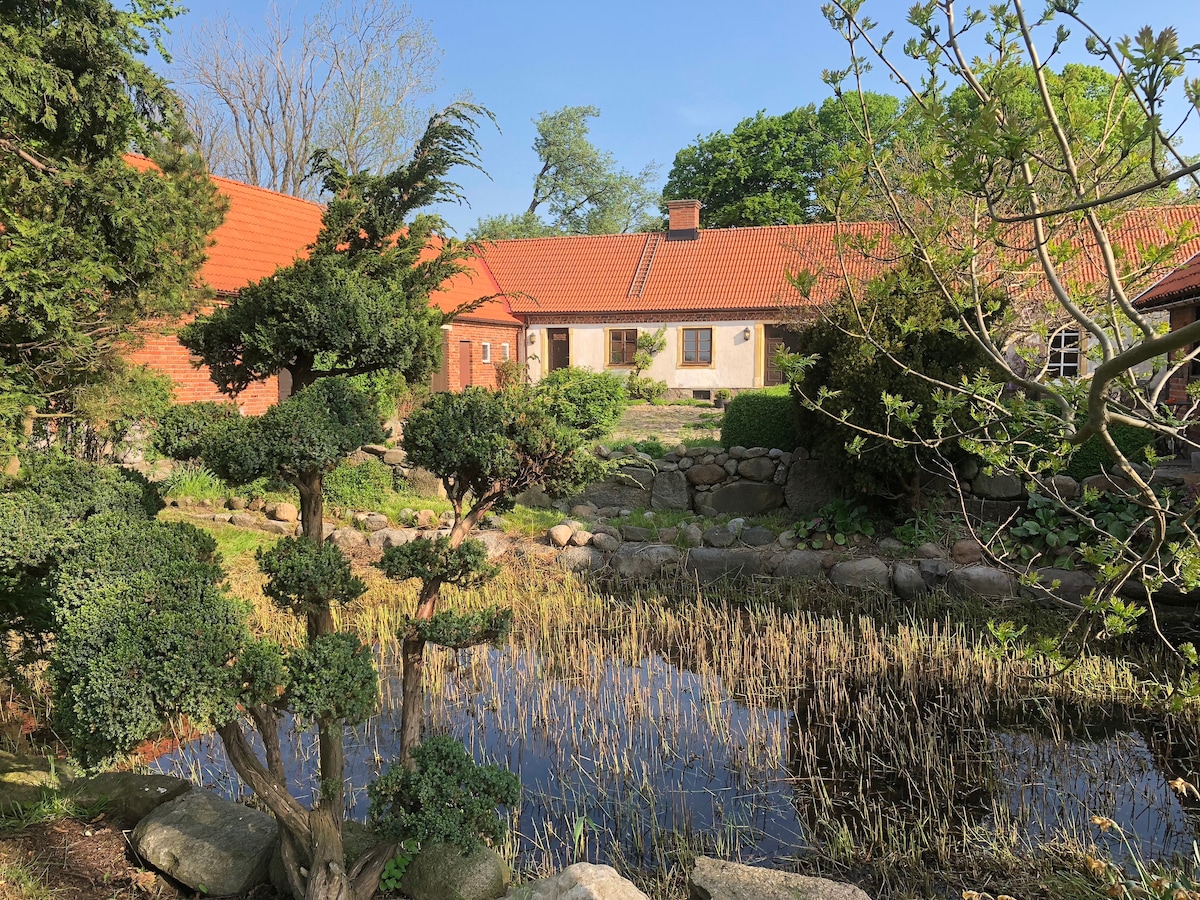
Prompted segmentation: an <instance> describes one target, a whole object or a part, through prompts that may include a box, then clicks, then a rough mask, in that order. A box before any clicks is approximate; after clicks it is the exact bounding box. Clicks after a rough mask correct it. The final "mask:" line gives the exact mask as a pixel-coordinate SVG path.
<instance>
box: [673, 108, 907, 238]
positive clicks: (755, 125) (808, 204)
mask: <svg viewBox="0 0 1200 900" xmlns="http://www.w3.org/2000/svg"><path fill="white" fill-rule="evenodd" d="M863 102H864V103H865V105H866V109H867V113H868V119H869V123H870V125H871V135H872V138H873V140H874V141H875V142H877V143H879V144H880V145H884V144H887V143H889V142H890V141H892V140H893V139H894V138H895V137H896V136H897V134H901V133H903V132H904V129H905V127H906V126H905V123H904V121H903V120H902V119H901V117H900V102H899V101H898V100H897V99H896V98H895V97H892V96H889V95H887V94H876V93H871V92H866V93H864V95H863ZM860 131H861V129H860V128H859V127H858V126H857V123H856V121H855V120H854V119H853V118H851V117H849V116H847V115H846V113H845V111H844V108H843V104H842V103H840V102H839V101H838V100H837V99H836V98H829V99H828V100H826V101H825V102H824V103H822V104H821V106H820V108H819V109H818V108H817V107H816V106H814V105H813V104H811V103H810V104H809V105H807V106H800V107H797V108H796V109H793V110H792V111H791V112H787V113H784V114H782V115H778V116H768V115H767V114H766V113H765V112H764V111H761V110H760V111H759V112H758V113H757V114H756V115H755V116H754V117H753V118H748V119H743V120H742V121H741V122H739V123H738V124H737V125H736V126H735V127H734V129H733V131H732V132H731V133H729V134H725V133H724V132H721V131H716V132H713V133H712V134H710V135H709V136H708V137H705V138H701V137H697V138H696V142H695V143H694V144H691V145H690V146H687V147H684V148H683V149H682V150H680V151H679V152H678V153H677V154H676V155H675V163H674V165H672V166H671V172H670V174H669V175H668V176H667V183H666V186H665V187H664V188H663V202H664V205H663V212H664V213H665V212H666V205H665V202H666V201H667V200H699V201H700V202H701V203H702V204H703V206H702V207H701V209H700V224H701V225H703V226H704V227H706V228H733V227H739V226H751V225H800V224H804V223H806V222H815V221H818V220H820V219H827V218H829V217H830V215H831V211H830V210H829V209H828V208H826V206H825V205H824V204H823V202H822V199H821V198H820V197H819V196H818V186H819V184H820V182H821V180H822V179H823V178H826V177H828V176H830V175H831V174H833V173H835V172H836V171H837V169H838V167H839V166H840V165H841V164H842V163H844V162H845V160H846V158H847V156H848V155H849V154H850V152H851V148H853V147H856V146H859V145H861V144H862V143H863V142H864V141H865V136H864V135H862V134H861V133H860Z"/></svg>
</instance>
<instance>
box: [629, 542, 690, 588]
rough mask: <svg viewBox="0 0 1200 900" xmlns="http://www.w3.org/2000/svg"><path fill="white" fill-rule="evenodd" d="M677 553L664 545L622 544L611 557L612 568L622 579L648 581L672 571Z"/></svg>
mask: <svg viewBox="0 0 1200 900" xmlns="http://www.w3.org/2000/svg"><path fill="white" fill-rule="evenodd" d="M678 565H679V551H678V550H676V549H675V548H674V547H668V546H666V545H665V544H622V545H621V546H620V547H619V548H618V549H617V552H616V553H614V554H613V556H612V567H613V569H614V570H615V571H616V573H617V574H618V575H619V576H621V577H622V578H631V579H634V580H649V579H654V578H658V577H660V576H662V575H664V574H669V573H670V572H672V571H674V570H675V569H676V568H677V567H678Z"/></svg>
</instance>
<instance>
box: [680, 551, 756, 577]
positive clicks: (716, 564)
mask: <svg viewBox="0 0 1200 900" xmlns="http://www.w3.org/2000/svg"><path fill="white" fill-rule="evenodd" d="M683 567H684V569H686V570H687V571H688V572H691V573H693V574H694V575H695V576H696V577H697V578H698V579H699V580H700V581H702V582H705V583H709V582H713V581H720V580H721V579H722V578H739V577H748V576H751V575H758V574H759V573H760V572H762V569H763V561H762V557H761V556H760V555H759V554H757V553H755V552H754V551H753V550H718V549H716V548H714V547H701V548H699V549H697V550H689V551H688V553H687V556H686V557H685V558H684V561H683Z"/></svg>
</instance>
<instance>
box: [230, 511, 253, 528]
mask: <svg viewBox="0 0 1200 900" xmlns="http://www.w3.org/2000/svg"><path fill="white" fill-rule="evenodd" d="M229 524H230V525H236V526H237V527H238V528H254V527H255V526H256V525H258V517H257V516H254V515H251V514H250V513H246V512H238V513H234V514H233V515H232V516H230V517H229Z"/></svg>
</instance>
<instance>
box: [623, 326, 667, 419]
mask: <svg viewBox="0 0 1200 900" xmlns="http://www.w3.org/2000/svg"><path fill="white" fill-rule="evenodd" d="M666 333H667V327H666V326H665V325H664V326H662V327H661V328H659V329H658V330H657V331H643V332H640V333H639V334H638V338H637V350H636V352H635V353H634V354H633V371H631V372H630V373H629V377H628V378H626V379H625V393H626V395H628V397H629V399H630V400H648V401H650V402H651V403H653V402H654V401H655V400H657V399H658V398H659V397H661V396H662V395H663V394H665V393H666V392H667V383H666V382H665V381H659V380H657V379H655V378H649V377H645V378H644V377H642V372H643V371H645V370H646V369H648V368H650V366H651V364H652V363H653V362H654V357H656V356H657V355H658V354H660V353H662V351H663V348H665V347H666V346H667V338H666Z"/></svg>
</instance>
